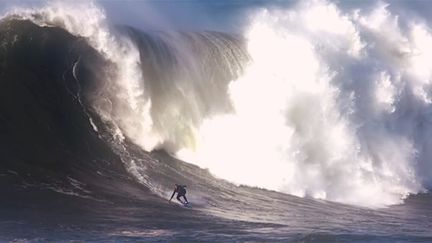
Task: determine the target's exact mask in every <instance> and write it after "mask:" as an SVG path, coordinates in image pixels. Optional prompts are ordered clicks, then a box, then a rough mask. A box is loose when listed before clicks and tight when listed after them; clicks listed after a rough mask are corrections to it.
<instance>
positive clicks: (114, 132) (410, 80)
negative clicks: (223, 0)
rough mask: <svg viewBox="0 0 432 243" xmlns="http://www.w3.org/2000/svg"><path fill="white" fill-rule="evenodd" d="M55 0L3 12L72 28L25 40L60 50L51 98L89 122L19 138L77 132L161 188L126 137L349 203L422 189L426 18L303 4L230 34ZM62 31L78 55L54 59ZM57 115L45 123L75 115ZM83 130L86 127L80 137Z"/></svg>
mask: <svg viewBox="0 0 432 243" xmlns="http://www.w3.org/2000/svg"><path fill="white" fill-rule="evenodd" d="M65 5H66V4H64V3H63V4H57V5H51V6H49V7H45V8H40V9H38V10H17V11H16V12H14V13H12V14H10V18H11V19H15V20H21V21H23V20H28V21H31V22H32V23H34V24H37V25H38V26H40V27H44V28H48V27H50V28H53V27H56V28H58V29H62V30H65V31H67V32H68V34H67V35H66V34H65V36H67V37H63V38H64V39H67V40H65V41H64V42H61V44H62V45H63V46H59V45H60V44H58V43H57V42H55V43H52V42H46V41H50V39H51V37H50V36H49V35H48V37H46V35H47V34H44V33H43V31H41V33H39V32H38V33H37V34H38V35H41V36H40V37H38V38H39V39H40V45H41V47H37V48H36V49H35V50H44V49H41V48H43V45H48V44H46V43H49V45H50V46H51V45H52V46H59V47H58V50H57V49H53V50H56V51H55V52H59V53H60V54H58V55H59V56H58V57H57V59H58V60H57V59H54V60H51V59H50V63H49V67H51V66H52V65H54V64H55V65H62V66H61V67H56V66H55V65H54V69H56V70H57V69H58V70H65V69H66V70H69V72H68V73H67V74H66V75H69V76H70V80H71V81H65V84H66V86H62V87H63V89H62V91H61V92H62V93H59V94H58V96H59V97H63V96H65V97H66V96H70V97H71V100H69V101H67V102H68V103H67V104H66V103H63V102H60V104H65V106H66V105H67V106H71V107H73V108H71V107H60V108H58V107H57V108H56V109H58V110H59V112H60V111H64V110H71V109H78V110H80V111H81V113H80V115H77V117H80V118H79V119H81V120H80V122H79V124H82V125H80V126H83V127H85V128H82V127H79V128H76V129H75V130H71V131H69V132H68V134H63V135H61V136H59V135H58V134H57V133H52V132H49V131H39V132H40V134H36V132H38V131H34V130H33V129H31V130H32V131H27V130H26V129H24V128H19V129H18V128H17V130H20V131H22V132H20V133H21V134H23V136H24V135H26V134H30V133H31V134H35V135H34V137H43V136H45V135H43V134H53V135H52V136H53V138H52V139H49V138H47V140H49V143H54V141H57V140H56V138H55V137H64V136H67V137H68V138H69V137H70V139H69V140H67V141H71V143H72V145H64V146H65V147H67V148H73V147H74V146H75V145H74V144H75V143H76V144H81V138H80V139H78V138H75V137H84V138H87V137H89V136H90V137H92V139H100V140H101V141H103V142H104V144H105V143H106V144H108V145H107V146H108V148H107V149H108V150H110V149H111V150H113V151H114V152H113V155H112V156H119V157H120V160H121V161H123V163H124V165H126V170H127V171H128V173H130V174H131V175H133V176H135V177H136V179H137V180H138V181H140V182H141V183H144V184H145V185H147V186H148V187H149V188H150V190H152V191H153V192H156V193H157V194H159V195H161V196H163V195H165V193H166V191H167V190H168V189H167V187H168V181H173V180H175V179H174V178H172V177H164V178H162V179H161V178H159V179H156V177H153V176H151V174H152V173H153V174H156V173H164V169H163V166H161V165H160V164H157V163H154V164H152V165H150V164H149V163H148V162H146V163H144V162H140V161H138V160H137V159H136V158H132V157H131V156H128V155H127V153H125V143H126V142H127V141H132V142H133V143H134V144H137V145H139V146H140V147H141V148H142V149H144V150H146V151H153V150H160V149H162V150H165V151H167V152H168V153H170V154H173V155H175V156H176V157H177V158H180V159H182V160H185V161H189V162H190V163H194V164H196V165H199V166H200V167H202V168H208V169H209V171H210V172H211V173H212V174H213V175H215V176H216V177H218V178H223V179H227V180H229V181H231V182H234V183H236V184H245V185H249V186H256V187H259V188H266V189H271V190H276V191H279V192H284V193H288V194H293V195H296V196H301V197H313V198H319V199H326V200H331V201H336V202H343V203H349V204H355V205H365V206H373V207H377V206H384V205H391V204H397V203H401V202H402V200H403V199H404V198H405V197H406V196H407V195H409V194H416V193H419V192H422V191H425V190H426V189H427V188H429V187H430V186H431V185H432V181H431V178H432V177H431V175H432V167H431V166H430V163H429V159H430V158H431V156H432V155H431V154H430V153H431V152H430V151H432V150H431V149H430V143H429V139H428V137H429V135H430V133H431V132H432V130H431V128H430V126H429V124H430V120H431V118H432V117H431V112H430V110H431V105H430V104H431V103H432V101H431V97H430V95H431V94H430V85H431V84H430V80H431V75H432V73H431V70H432V67H431V66H430V65H429V63H430V62H429V61H428V60H429V59H430V58H431V57H432V52H431V49H430V47H429V45H430V44H429V43H430V42H431V41H432V34H431V33H430V31H429V25H428V23H427V22H424V21H423V22H421V21H419V20H411V19H410V18H403V16H399V15H398V13H397V12H395V13H393V12H392V11H391V10H390V7H389V6H388V5H386V4H381V3H380V4H376V5H374V7H373V8H369V9H367V10H364V9H359V10H355V11H347V10H344V9H342V8H341V7H339V6H338V5H336V4H334V3H330V2H327V1H308V2H307V3H299V4H296V5H294V6H291V7H290V8H288V7H280V8H275V7H273V8H271V9H270V8H269V9H265V8H263V9H259V10H257V11H255V12H253V13H251V16H249V17H250V22H249V23H248V26H247V27H246V28H245V31H244V33H240V34H226V33H220V32H151V31H147V32H143V31H140V30H137V29H134V28H132V27H118V28H113V27H111V26H110V25H109V24H108V23H107V20H106V16H105V14H104V12H103V11H102V10H100V9H99V8H97V7H96V6H94V5H93V4H87V5H86V6H85V8H81V7H80V6H81V5H79V6H78V7H77V6H65ZM83 9H85V10H83ZM83 22H85V23H86V24H85V25H83V24H82V23H83ZM17 25H21V24H17ZM2 26H3V27H2V28H4V29H5V30H7V28H12V29H16V28H18V29H19V28H21V27H15V26H12V27H11V24H10V22H7V21H6V22H4V23H3V24H2ZM23 35H25V32H24V34H23ZM28 35H31V34H28ZM18 36H19V35H18ZM14 38H15V37H14V35H11V36H10V38H9V39H5V40H3V44H2V46H3V49H4V50H9V49H10V48H12V46H13V45H14V43H16V41H19V39H18V40H15V39H14ZM32 38H33V37H32ZM44 38H46V39H44ZM54 39H55V38H54ZM69 39H75V41H74V42H73V43H81V44H79V45H78V46H80V45H82V46H83V47H80V48H84V46H86V47H85V48H86V51H79V52H77V53H75V54H73V55H72V56H71V57H70V58H68V60H66V61H65V60H63V59H61V58H60V57H62V56H67V57H69V56H70V55H71V54H69V50H71V47H70V46H73V47H75V46H76V45H77V44H63V43H67V42H68V41H69ZM70 42H71V43H72V41H70ZM17 43H19V42H17ZM59 43H60V42H59ZM8 45H10V47H9V46H8ZM72 50H73V48H72ZM87 50H91V51H87ZM21 52H24V51H23V50H20V51H19V53H21ZM50 52H51V49H50V51H49V52H48V53H50ZM53 52H54V51H53ZM87 52H88V53H92V54H91V55H90V54H88V55H87V56H86V55H84V54H83V53H87ZM2 53H3V56H4V58H3V59H2V60H3V61H2V62H1V65H2V69H3V70H10V69H9V66H7V65H9V64H8V62H9V59H10V58H16V59H17V58H18V57H19V55H15V54H13V55H12V54H9V53H8V51H3V52H2ZM19 53H18V54H19ZM24 53H25V52H24ZM43 53H45V51H43ZM62 53H63V54H62ZM41 55H42V54H41ZM49 58H52V57H51V56H50V57H49ZM44 60H45V59H44ZM18 61H20V60H18V59H17V62H18ZM28 61H29V62H30V61H31V60H28ZM51 62H52V63H51ZM65 62H66V63H65ZM29 65H30V64H29ZM31 68H38V70H43V69H41V68H43V64H40V66H38V67H31ZM38 72H42V71H38ZM60 73H61V74H62V75H65V74H64V73H62V72H60V71H59V72H58V75H60ZM11 75H12V74H11ZM80 75H81V76H80ZM57 78H58V79H60V80H62V79H61V76H58V77H57ZM63 80H64V79H63ZM62 82H63V81H62ZM30 83H31V82H30ZM60 83H61V82H60ZM26 85H27V84H26ZM28 85H31V84H28ZM57 85H59V84H57ZM65 87H66V88H65ZM14 89H20V88H18V87H15V88H14ZM41 90H44V89H43V88H41ZM4 92H7V91H4ZM56 92H57V91H56ZM13 93H19V91H14V92H13ZM37 94H39V92H37ZM60 94H64V95H60ZM21 95H23V94H21ZM55 97H57V96H55ZM26 99H27V98H25V99H17V100H26ZM56 99H57V98H56ZM58 99H60V98H58ZM20 102H21V101H20ZM1 103H2V105H4V104H7V102H1ZM30 103H32V102H30ZM69 103H70V104H69ZM72 103H73V104H72ZM25 105H26V103H22V106H25ZM7 107H8V106H5V107H2V109H8V108H7ZM35 109H36V108H35ZM38 109H39V108H38ZM44 109H49V107H48V108H44ZM11 112H12V111H11ZM60 113H61V112H60ZM38 114H39V113H38ZM40 114H43V113H40ZM34 116H35V117H38V116H41V115H34ZM61 117H62V115H59V118H55V119H62V120H61V123H63V122H71V123H74V124H76V123H75V122H73V120H68V119H63V118H61ZM73 117H75V116H73ZM8 119H9V118H7V119H6V118H5V119H4V120H8ZM14 119H16V120H17V121H18V120H20V119H21V118H19V117H18V116H16V118H14ZM22 119H23V118H22ZM44 119H45V118H44ZM49 119H54V118H49ZM74 119H75V118H74ZM76 119H78V118H76ZM35 122H37V119H36V121H35ZM53 123H55V122H54V121H53ZM59 123H60V122H59ZM17 124H19V123H17ZM49 124H50V123H48V125H47V128H46V129H49V130H50V129H52V127H51V126H50V125H49ZM83 124H86V125H83ZM70 126H71V127H74V125H72V124H71V125H70ZM3 127H6V126H3ZM89 129H90V130H89ZM25 131H27V132H25ZM50 131H51V130H50ZM54 131H56V130H55V129H54ZM78 131H80V132H78ZM82 131H86V134H87V135H85V136H84V135H83V136H78V134H81V133H82ZM103 131H105V132H106V133H104V132H103ZM69 133H70V134H69ZM88 134H93V135H88ZM94 134H96V135H94ZM107 134H108V135H107ZM9 139H11V140H12V139H14V138H13V137H12V135H11V137H10V138H9ZM9 139H7V140H9ZM15 139H16V138H15ZM75 139H78V140H75ZM22 140H25V139H24V138H23V139H22ZM5 141H6V140H5ZM27 142H28V143H32V141H31V140H27ZM100 143H101V142H100V141H97V142H94V144H100ZM60 144H61V143H60ZM92 144H93V143H92ZM28 146H29V147H30V144H29V145H28ZM56 146H60V145H59V144H57V145H56ZM26 147H27V146H26ZM79 148H80V149H81V147H79ZM80 149H77V150H76V151H73V152H72V153H73V154H75V153H79V152H78V151H79V150H80ZM91 150H92V151H93V149H91ZM96 151H97V149H96ZM35 153H39V151H35ZM41 153H44V154H48V152H47V151H42V152H41ZM54 155H55V154H54ZM54 155H52V156H54ZM8 156H9V155H8V154H5V155H3V157H5V158H7V157H8ZM50 156H51V155H50ZM52 160H53V161H54V160H56V159H55V158H53V159H52ZM158 171H159V172H158ZM173 173H174V172H173Z"/></svg>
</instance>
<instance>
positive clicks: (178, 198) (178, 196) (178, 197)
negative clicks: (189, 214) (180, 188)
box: [177, 194, 183, 203]
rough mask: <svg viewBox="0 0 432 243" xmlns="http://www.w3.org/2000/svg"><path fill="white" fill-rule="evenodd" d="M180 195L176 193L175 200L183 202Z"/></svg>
mask: <svg viewBox="0 0 432 243" xmlns="http://www.w3.org/2000/svg"><path fill="white" fill-rule="evenodd" d="M180 197H181V195H178V194H177V200H178V201H179V202H181V203H183V202H182V200H181V199H180Z"/></svg>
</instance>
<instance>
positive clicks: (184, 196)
mask: <svg viewBox="0 0 432 243" xmlns="http://www.w3.org/2000/svg"><path fill="white" fill-rule="evenodd" d="M183 198H184V199H185V202H186V203H189V202H188V200H187V198H186V195H183Z"/></svg>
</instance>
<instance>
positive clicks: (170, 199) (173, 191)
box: [170, 190, 176, 201]
mask: <svg viewBox="0 0 432 243" xmlns="http://www.w3.org/2000/svg"><path fill="white" fill-rule="evenodd" d="M175 193H176V190H174V191H173V194H172V195H171V198H170V201H171V199H172V198H173V197H174V194H175Z"/></svg>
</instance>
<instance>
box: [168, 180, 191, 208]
mask: <svg viewBox="0 0 432 243" xmlns="http://www.w3.org/2000/svg"><path fill="white" fill-rule="evenodd" d="M176 192H177V200H178V201H179V202H181V203H182V204H188V203H189V202H188V200H187V198H186V186H185V185H178V184H175V188H174V191H173V194H172V195H171V198H170V200H169V201H170V202H171V199H172V198H173V197H174V194H175V193H176ZM180 197H183V198H184V200H185V202H183V201H182V200H181V199H180Z"/></svg>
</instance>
